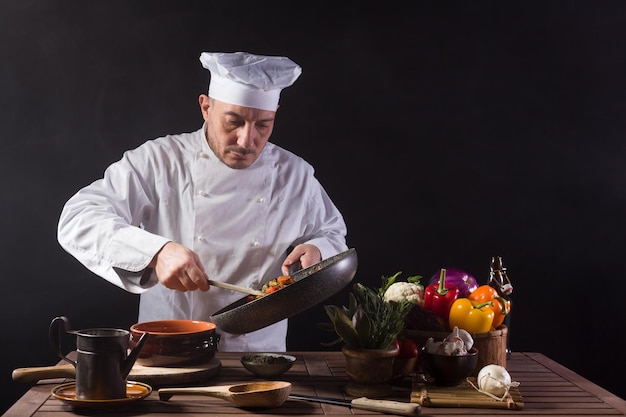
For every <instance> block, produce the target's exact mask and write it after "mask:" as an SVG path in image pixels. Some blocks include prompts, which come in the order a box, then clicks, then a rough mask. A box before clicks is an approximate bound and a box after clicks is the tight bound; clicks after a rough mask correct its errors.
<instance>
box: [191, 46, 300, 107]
mask: <svg viewBox="0 0 626 417" xmlns="http://www.w3.org/2000/svg"><path fill="white" fill-rule="evenodd" d="M200 62H201V63H202V66H203V67H204V68H206V69H208V70H209V71H211V81H210V83H209V97H211V98H214V99H216V100H219V101H223V102H225V103H230V104H236V105H238V106H245V107H252V108H255V109H263V110H271V111H276V109H278V99H279V97H280V91H281V90H282V89H283V88H285V87H289V86H290V85H291V84H293V83H294V82H295V81H296V80H297V79H298V77H299V76H300V74H301V73H302V68H300V66H299V65H298V64H296V63H295V62H293V61H292V60H290V59H289V58H287V57H282V56H263V55H252V54H249V53H247V52H233V53H224V52H202V54H201V55H200Z"/></svg>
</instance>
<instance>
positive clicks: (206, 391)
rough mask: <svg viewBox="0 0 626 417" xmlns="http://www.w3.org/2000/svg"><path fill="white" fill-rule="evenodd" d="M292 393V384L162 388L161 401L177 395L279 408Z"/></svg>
mask: <svg viewBox="0 0 626 417" xmlns="http://www.w3.org/2000/svg"><path fill="white" fill-rule="evenodd" d="M290 393H291V383H290V382H284V381H260V382H251V383H247V384H236V385H222V386H214V387H185V388H161V389H159V399H160V400H162V401H167V400H169V399H170V398H171V397H172V396H173V395H175V394H185V395H206V396H209V397H216V398H221V399H223V400H226V401H230V402H231V403H233V404H235V405H236V406H238V407H278V406H279V405H282V404H283V403H284V402H285V400H287V397H288V396H289V394H290Z"/></svg>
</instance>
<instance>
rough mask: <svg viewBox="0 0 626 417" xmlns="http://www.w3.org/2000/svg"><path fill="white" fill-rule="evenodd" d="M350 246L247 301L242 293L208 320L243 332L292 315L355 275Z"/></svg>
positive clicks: (321, 298)
mask: <svg viewBox="0 0 626 417" xmlns="http://www.w3.org/2000/svg"><path fill="white" fill-rule="evenodd" d="M356 269H357V256H356V250H355V249H354V248H352V249H348V250H347V251H344V252H341V253H339V254H337V255H335V256H332V257H330V258H328V259H324V260H323V261H321V262H319V263H317V264H315V265H311V266H310V267H308V268H305V269H301V270H300V271H297V272H295V273H293V274H292V275H291V276H292V277H293V279H294V280H295V282H294V283H293V284H289V285H287V286H286V287H284V288H282V289H280V290H278V291H276V292H273V293H271V294H268V295H265V296H263V297H261V298H256V299H254V300H252V301H249V297H248V296H246V297H243V298H241V299H239V300H237V301H235V302H234V303H232V304H229V305H227V306H226V307H224V308H223V309H221V310H219V311H217V312H215V313H213V315H212V316H211V321H212V322H213V323H215V324H216V325H217V328H218V329H219V330H221V331H224V332H226V333H232V334H243V333H250V332H253V331H255V330H259V329H262V328H263V327H267V326H269V325H270V324H274V323H277V322H279V321H281V320H283V319H287V318H289V317H293V316H295V315H296V314H298V313H301V312H303V311H304V310H307V309H309V308H311V307H313V306H315V305H317V304H319V303H321V302H322V301H324V300H326V299H327V298H329V297H331V296H332V295H334V294H336V293H337V292H339V291H340V290H341V289H343V288H344V287H345V286H346V285H348V284H349V283H350V281H352V278H354V275H356Z"/></svg>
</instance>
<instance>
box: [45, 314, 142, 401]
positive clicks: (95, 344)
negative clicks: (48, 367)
mask: <svg viewBox="0 0 626 417" xmlns="http://www.w3.org/2000/svg"><path fill="white" fill-rule="evenodd" d="M61 325H63V327H64V331H65V333H67V334H73V335H76V350H77V359H76V361H74V360H72V359H69V358H67V357H66V356H65V355H64V354H63V353H62V352H61ZM147 337H148V333H144V334H143V335H142V336H141V338H140V339H139V341H138V342H137V343H136V344H135V347H134V348H133V349H132V351H131V352H130V354H129V353H128V345H129V341H130V331H128V330H124V329H110V328H93V329H84V330H72V326H71V325H70V322H69V320H68V318H67V317H65V316H59V317H55V318H54V319H53V320H52V322H51V323H50V327H49V338H50V342H51V343H52V347H53V349H54V351H55V352H56V354H57V355H58V356H59V357H60V358H61V359H63V360H64V361H67V362H69V363H71V364H72V365H74V366H75V367H76V398H77V399H79V400H112V399H120V398H126V378H127V377H128V374H129V373H130V371H131V369H132V367H133V365H134V363H135V360H136V359H137V356H139V352H140V351H141V348H142V347H143V345H144V343H145V342H146V340H147Z"/></svg>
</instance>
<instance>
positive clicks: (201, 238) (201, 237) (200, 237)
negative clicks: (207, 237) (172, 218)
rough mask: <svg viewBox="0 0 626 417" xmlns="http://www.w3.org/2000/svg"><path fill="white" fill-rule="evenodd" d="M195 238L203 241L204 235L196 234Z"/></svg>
mask: <svg viewBox="0 0 626 417" xmlns="http://www.w3.org/2000/svg"><path fill="white" fill-rule="evenodd" d="M196 240H198V241H199V242H204V236H202V235H200V236H196Z"/></svg>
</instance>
